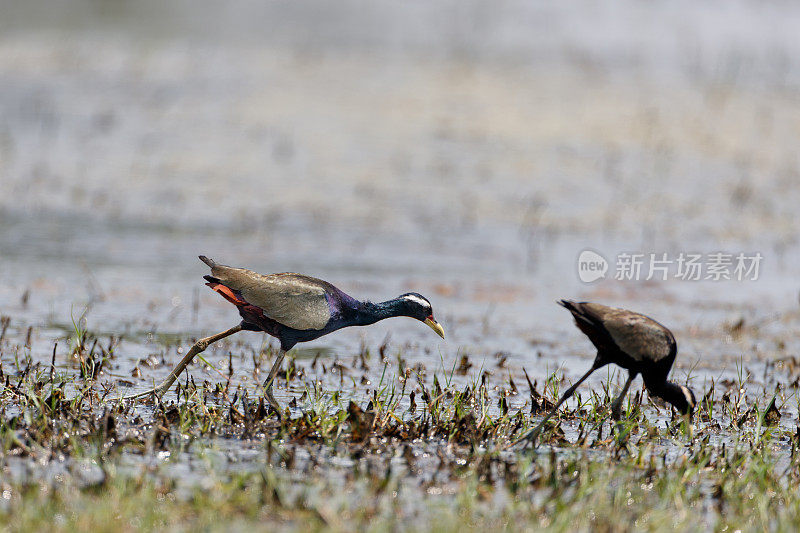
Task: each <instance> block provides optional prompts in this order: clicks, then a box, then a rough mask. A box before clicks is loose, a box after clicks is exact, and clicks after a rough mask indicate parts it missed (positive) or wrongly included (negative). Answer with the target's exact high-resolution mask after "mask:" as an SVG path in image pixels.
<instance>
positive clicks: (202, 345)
mask: <svg viewBox="0 0 800 533" xmlns="http://www.w3.org/2000/svg"><path fill="white" fill-rule="evenodd" d="M240 331H242V326H241V324H240V325H238V326H234V327H232V328H231V329H229V330H226V331H223V332H222V333H217V334H216V335H211V336H210V337H205V338H203V339H200V340H199V341H197V342H196V343H194V345H192V347H191V348H190V349H189V351H188V352H186V355H184V356H183V359H181V362H180V363H178V364H177V365H175V368H173V369H172V371H170V373H169V375H168V376H167V379H165V380H164V381H163V382H161V385H159V386H157V387H156V388H154V389H152V390H148V391H145V392H140V393H138V394H131V395H130V396H123V397H122V398H120V399H121V400H134V399H136V398H143V397H145V396H150V395H151V394H155V395H156V396H158V397H159V398H161V397H162V396H163V395H164V393H165V392H167V391H168V390H169V388H170V386H171V385H172V384H173V383H174V382H175V380H176V379H178V376H180V375H181V372H183V369H184V368H186V366H187V365H188V364H189V363H191V362H192V359H194V356H195V355H197V354H199V353H200V352H202V351H203V350H205V349H206V348H208V347H209V346H210V345H212V344H214V343H215V342H217V341H219V340H222V339H224V338H225V337H229V336H231V335H233V334H234V333H238V332H240Z"/></svg>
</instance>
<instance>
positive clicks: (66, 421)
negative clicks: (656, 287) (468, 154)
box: [0, 321, 800, 531]
mask: <svg viewBox="0 0 800 533" xmlns="http://www.w3.org/2000/svg"><path fill="white" fill-rule="evenodd" d="M3 328H4V332H3V336H4V337H5V339H4V340H3V341H0V349H2V350H3V357H0V361H2V362H3V364H0V401H1V402H2V404H1V406H0V461H2V463H1V464H2V473H3V475H2V477H1V478H0V479H1V480H0V525H2V528H3V529H6V530H11V531H30V530H42V529H48V530H63V531H67V530H75V529H76V528H80V529H90V528H91V529H96V530H100V531H105V530H119V529H122V530H139V529H144V530H161V529H165V528H170V529H172V528H174V529H180V530H190V529H197V528H201V529H204V530H213V531H218V530H230V529H233V530H238V529H245V528H248V529H249V528H252V527H254V526H255V527H259V528H270V529H273V528H280V529H287V530H299V529H303V530H307V529H311V530H352V529H364V530H371V531H383V530H417V529H427V530H437V531H439V530H441V531H455V530H464V529H468V530H478V529H480V530H484V529H487V528H498V529H504V530H505V529H508V530H517V529H524V528H529V527H533V528H541V529H546V530H553V531H573V530H600V531H603V530H614V531H618V530H642V529H645V530H658V529H670V530H696V529H698V528H700V529H712V530H720V531H722V530H736V529H742V530H786V529H794V527H796V526H798V525H800V516H799V511H800V498H798V497H797V491H796V490H795V487H796V486H797V484H798V482H799V481H800V459H798V456H797V454H796V449H797V446H798V439H799V438H800V430H798V428H797V425H796V423H795V421H791V422H790V421H788V420H786V417H785V416H782V411H784V410H785V409H786V407H787V406H790V405H792V402H794V403H797V395H796V394H794V393H787V390H788V389H787V386H786V385H781V384H778V385H776V386H775V388H774V389H773V390H770V391H767V390H765V389H764V388H763V387H762V389H761V390H757V389H758V386H757V385H755V384H754V383H753V382H752V376H751V375H750V373H749V372H746V371H744V369H743V367H741V366H740V367H739V368H738V369H737V373H736V376H737V379H736V380H731V381H730V382H726V383H723V380H720V381H715V382H712V383H710V386H709V388H708V389H707V390H703V391H702V392H701V394H700V397H702V401H701V405H700V407H699V409H698V412H697V414H696V416H695V419H694V423H693V425H689V424H688V423H687V422H686V420H685V419H683V418H682V417H679V416H677V415H676V414H675V413H672V412H671V411H669V410H666V409H665V408H664V406H663V405H657V404H655V403H653V401H651V400H650V399H649V398H648V396H647V394H646V393H645V392H643V391H642V390H641V389H636V388H635V387H634V388H633V389H632V390H631V392H630V394H629V396H628V398H627V400H626V401H625V402H624V404H623V414H624V416H623V419H622V420H621V421H620V422H618V423H615V424H612V422H611V421H610V419H609V413H608V410H609V404H610V402H611V398H613V396H614V395H615V393H616V392H617V390H618V383H617V381H618V376H617V375H616V374H615V373H611V372H609V373H608V374H607V377H606V378H605V380H604V381H603V382H602V383H601V386H600V387H594V389H593V388H591V387H586V388H584V389H582V391H581V393H580V394H579V395H576V397H575V398H574V399H573V400H571V401H569V402H567V404H565V405H564V406H563V408H562V409H561V411H560V413H559V415H558V416H557V417H555V418H554V419H553V424H552V425H550V426H549V427H548V428H547V430H546V431H545V432H544V433H543V435H542V445H541V446H540V447H539V448H538V449H537V450H533V451H532V450H520V449H507V445H508V443H510V442H512V441H513V440H514V438H515V437H516V436H518V435H519V434H521V432H523V431H525V430H526V429H528V428H530V427H531V425H532V424H533V423H534V422H535V421H536V419H537V418H538V416H537V415H539V414H540V413H542V412H545V411H546V410H547V409H549V408H550V407H551V406H552V405H553V403H554V402H555V400H556V399H557V397H558V394H559V390H560V389H561V388H562V385H563V378H562V377H561V374H560V373H559V372H553V373H552V374H550V375H549V376H548V377H547V378H546V380H545V381H544V383H543V386H542V387H541V389H538V388H537V384H536V382H535V381H533V382H532V381H531V379H530V377H529V376H528V374H527V372H524V375H525V380H524V381H523V384H521V385H517V384H516V383H514V380H513V379H512V376H511V373H510V372H498V373H496V374H492V373H490V372H489V371H488V369H487V368H485V366H484V365H480V366H475V365H472V364H471V363H470V362H469V360H468V358H467V360H464V359H463V358H462V359H460V360H459V362H460V364H459V365H456V364H455V363H454V364H453V365H452V366H448V365H445V362H444V359H443V358H442V359H441V361H440V363H441V364H440V366H439V368H438V369H436V370H435V371H433V372H430V373H429V370H428V369H426V368H424V365H421V364H419V363H418V364H417V365H415V366H409V365H408V364H407V363H406V361H405V358H404V356H403V353H402V351H400V352H398V353H397V354H396V358H394V360H392V359H391V358H390V357H389V356H388V349H387V347H386V345H385V343H384V345H382V346H381V347H379V349H378V350H377V352H378V353H377V354H371V353H370V351H369V349H368V347H365V346H364V347H362V349H361V353H358V354H354V355H353V356H352V357H345V358H344V359H345V360H347V359H352V361H351V362H350V364H349V365H347V364H346V363H345V362H344V361H343V360H339V359H338V358H336V359H334V361H330V359H328V360H327V361H323V360H322V359H319V358H318V357H314V358H313V360H310V359H303V360H299V359H297V358H292V359H291V363H290V364H288V366H287V370H286V371H285V372H283V373H282V374H281V375H280V376H279V379H280V382H279V386H282V387H287V389H286V390H287V391H291V393H292V394H293V396H292V400H291V401H290V402H289V405H288V406H287V410H286V412H287V414H288V415H290V416H287V417H284V419H283V420H280V421H279V420H277V419H276V418H275V417H274V416H272V415H271V414H270V412H269V409H268V408H267V407H265V402H264V398H263V395H262V393H261V391H260V390H259V389H258V388H257V387H255V388H253V387H245V386H242V385H241V384H237V385H233V383H232V381H231V379H230V377H231V375H232V374H233V369H232V368H233V357H234V355H232V353H231V352H229V353H227V354H226V356H225V361H224V362H225V364H227V365H228V367H229V373H228V375H227V377H226V375H224V373H223V375H222V377H220V376H216V373H211V374H209V376H210V377H212V378H214V376H216V377H217V378H218V379H220V380H221V381H215V382H209V381H202V382H199V383H198V382H196V381H195V379H194V377H191V376H189V377H185V379H182V380H180V381H179V382H177V383H176V386H175V387H174V388H173V391H172V392H171V393H170V394H168V395H167V397H165V398H166V399H165V401H164V402H156V403H150V404H146V405H133V404H131V403H123V402H120V401H118V400H115V399H114V398H117V397H119V394H118V392H119V391H118V390H117V386H116V384H115V383H114V381H113V380H111V379H109V378H110V377H111V374H109V373H108V369H109V368H113V365H114V361H115V358H116V357H117V350H116V347H118V346H119V344H120V342H124V341H121V340H120V339H119V338H118V337H112V336H105V337H104V336H102V335H97V334H94V333H92V332H91V331H88V330H86V329H85V327H82V326H81V325H80V321H78V322H76V326H75V331H74V334H73V335H72V336H71V337H70V338H69V339H67V342H65V343H64V345H65V346H67V350H68V353H67V356H68V365H67V367H66V368H65V367H60V368H59V369H56V368H55V366H54V364H52V363H51V364H44V363H42V362H40V361H34V360H33V358H32V357H30V354H28V356H25V355H24V354H25V352H24V345H23V342H24V337H26V334H24V333H22V332H23V331H24V330H25V328H24V327H17V328H9V326H8V324H7V323H4V325H3ZM14 332H17V333H19V335H17V336H16V337H14ZM27 336H29V335H27ZM9 337H13V338H9ZM17 337H18V338H17ZM56 350H57V347H54V351H53V353H54V356H53V361H55V353H56ZM262 351H264V350H262ZM18 354H23V355H22V357H20V356H18ZM376 356H377V357H376ZM237 357H240V358H241V359H242V360H244V359H245V356H244V355H241V356H237ZM465 357H466V356H465ZM252 359H253V361H254V364H255V361H256V359H257V358H256V356H255V355H254V354H253V355H252ZM12 361H13V362H12ZM222 362H223V361H221V362H220V364H222ZM376 364H378V365H379V366H377V367H375V365H376ZM206 365H207V366H211V367H213V368H215V369H216V367H214V365H213V364H212V361H206ZM370 365H372V366H373V367H375V369H376V370H377V369H379V371H380V373H379V374H375V375H378V376H379V377H378V378H376V379H374V382H373V381H370V380H367V379H366V378H364V377H362V383H364V382H366V383H369V386H367V385H360V384H359V382H358V381H357V380H356V379H355V376H356V375H357V371H360V370H364V369H368V368H369V367H370ZM464 369H466V370H464ZM462 372H463V373H462ZM328 374H333V375H334V377H331V376H328ZM795 377H796V376H793V375H792V374H791V373H788V374H787V375H786V376H785V378H786V380H787V381H788V382H791V381H792V380H793V379H795ZM223 378H225V379H223ZM344 385H346V386H344ZM365 387H366V389H368V391H369V392H368V393H365V392H364V390H363V389H364V388H365ZM532 414H533V416H532Z"/></svg>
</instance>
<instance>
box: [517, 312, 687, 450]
mask: <svg viewBox="0 0 800 533" xmlns="http://www.w3.org/2000/svg"><path fill="white" fill-rule="evenodd" d="M558 304H559V305H561V306H563V307H566V308H567V309H568V310H569V312H570V313H572V316H573V318H575V324H576V325H577V326H578V329H580V330H581V331H582V332H583V333H584V334H586V336H587V337H589V340H591V341H592V344H594V345H595V347H596V348H597V357H596V358H595V360H594V364H592V368H590V369H589V371H588V372H586V374H584V375H583V377H581V379H579V380H578V381H577V382H576V383H575V384H574V385H572V386H571V387H570V388H569V389H567V390H566V392H564V394H563V395H562V396H561V398H560V399H559V400H558V403H557V404H556V406H555V407H553V409H552V410H551V411H550V412H549V413H547V416H545V417H544V419H543V420H542V421H541V422H540V423H539V425H538V426H536V428H535V429H533V430H532V431H530V432H528V433H526V434H525V435H523V436H522V437H521V438H519V439H517V441H516V442H515V443H514V444H516V443H518V442H521V441H523V440H525V441H530V442H533V443H534V445H535V443H536V439H537V438H538V437H539V433H540V432H541V430H542V427H544V424H545V423H546V422H547V421H548V420H549V419H550V417H551V416H553V414H555V412H556V411H557V410H558V408H559V407H561V404H563V403H564V402H565V401H566V400H567V398H569V397H570V396H572V394H573V393H574V392H575V389H577V388H578V386H579V385H580V384H581V383H583V381H584V380H585V379H586V378H588V377H589V375H590V374H591V373H592V372H594V371H595V370H597V369H598V368H601V367H603V366H605V365H607V364H609V363H614V364H617V365H619V366H621V367H622V368H625V369H627V370H628V380H627V381H626V382H625V385H624V386H623V387H622V391H621V392H620V393H619V396H617V398H616V399H615V400H614V402H613V403H612V404H611V417H612V418H613V419H614V420H619V418H620V408H621V406H622V400H623V398H624V397H625V394H627V392H628V388H629V387H630V386H631V381H633V380H634V378H635V377H636V376H637V375H639V374H641V375H642V378H643V379H644V384H645V386H646V387H647V390H648V391H649V392H650V394H651V395H653V396H658V397H659V398H661V399H662V400H664V401H667V402H669V403H671V404H672V405H674V406H675V408H676V409H678V411H680V412H681V413H683V414H689V415H691V413H692V411H693V409H694V407H695V405H696V404H697V401H696V400H695V397H694V393H693V392H692V389H690V388H689V387H685V386H683V385H678V384H676V383H673V382H671V381H667V375H668V374H669V371H670V369H671V368H672V363H673V362H674V361H675V355H676V354H677V352H678V345H677V344H676V343H675V337H673V335H672V332H671V331H670V330H668V329H667V328H665V327H664V326H662V325H661V324H659V323H658V322H656V321H655V320H653V319H652V318H650V317H646V316H644V315H640V314H639V313H634V312H633V311H626V310H625V309H618V308H616V307H608V306H605V305H600V304H595V303H591V302H573V301H570V300H561V301H560V302H558Z"/></svg>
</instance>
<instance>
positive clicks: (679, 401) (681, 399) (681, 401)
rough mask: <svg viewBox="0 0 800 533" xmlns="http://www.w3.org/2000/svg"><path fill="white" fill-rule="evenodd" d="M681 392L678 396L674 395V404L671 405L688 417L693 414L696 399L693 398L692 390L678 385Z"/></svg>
mask: <svg viewBox="0 0 800 533" xmlns="http://www.w3.org/2000/svg"><path fill="white" fill-rule="evenodd" d="M678 388H679V389H680V391H681V394H680V395H677V394H676V395H675V400H676V402H675V403H674V404H673V405H675V407H676V408H677V409H678V410H679V411H680V412H681V413H683V414H685V415H690V416H691V414H692V413H694V408H695V407H697V399H696V398H695V397H694V392H693V391H692V389H690V388H689V387H687V386H685V385H678Z"/></svg>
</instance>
